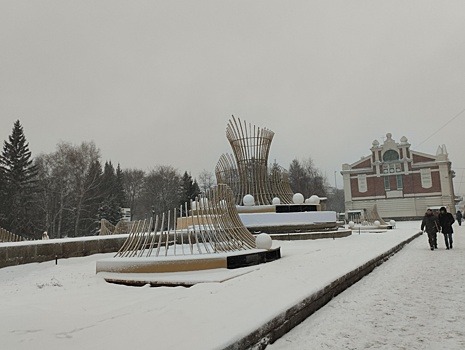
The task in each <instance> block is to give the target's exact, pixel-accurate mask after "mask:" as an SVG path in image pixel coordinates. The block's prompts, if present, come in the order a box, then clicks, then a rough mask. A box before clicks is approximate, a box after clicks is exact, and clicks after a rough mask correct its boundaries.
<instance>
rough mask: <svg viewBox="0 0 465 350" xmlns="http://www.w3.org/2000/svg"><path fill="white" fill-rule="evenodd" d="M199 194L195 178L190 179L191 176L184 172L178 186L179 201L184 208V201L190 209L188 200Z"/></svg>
mask: <svg viewBox="0 0 465 350" xmlns="http://www.w3.org/2000/svg"><path fill="white" fill-rule="evenodd" d="M199 194H200V188H199V185H198V184H197V181H196V180H193V179H192V176H191V175H190V174H188V173H187V171H185V172H184V175H183V176H182V178H181V186H180V203H179V205H182V206H183V208H184V203H185V202H187V203H188V208H189V209H190V201H191V200H194V199H195V197H197V196H198V195H199Z"/></svg>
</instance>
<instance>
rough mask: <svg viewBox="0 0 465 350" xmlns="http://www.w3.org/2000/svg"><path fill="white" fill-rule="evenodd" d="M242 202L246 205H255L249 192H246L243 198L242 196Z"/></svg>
mask: <svg viewBox="0 0 465 350" xmlns="http://www.w3.org/2000/svg"><path fill="white" fill-rule="evenodd" d="M242 203H244V205H245V206H247V207H251V206H252V205H255V198H254V197H253V196H252V195H251V194H246V195H245V196H244V198H242Z"/></svg>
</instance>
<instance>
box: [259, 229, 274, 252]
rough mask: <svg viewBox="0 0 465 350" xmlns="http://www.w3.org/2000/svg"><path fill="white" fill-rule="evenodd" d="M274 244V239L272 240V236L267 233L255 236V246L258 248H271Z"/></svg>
mask: <svg viewBox="0 0 465 350" xmlns="http://www.w3.org/2000/svg"><path fill="white" fill-rule="evenodd" d="M272 244H273V241H272V240H271V237H270V235H269V234H267V233H260V234H259V235H258V236H257V237H256V238H255V246H256V247H257V249H266V250H268V249H271V245H272Z"/></svg>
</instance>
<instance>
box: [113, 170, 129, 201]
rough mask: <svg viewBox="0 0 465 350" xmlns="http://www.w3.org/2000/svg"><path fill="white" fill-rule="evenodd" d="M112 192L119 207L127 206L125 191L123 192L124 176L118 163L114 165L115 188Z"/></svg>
mask: <svg viewBox="0 0 465 350" xmlns="http://www.w3.org/2000/svg"><path fill="white" fill-rule="evenodd" d="M114 194H115V196H116V203H117V204H118V205H119V206H120V207H121V208H126V207H127V205H128V204H127V200H126V193H125V192H124V177H123V171H122V170H121V166H120V165H119V163H118V166H117V167H116V178H115V189H114Z"/></svg>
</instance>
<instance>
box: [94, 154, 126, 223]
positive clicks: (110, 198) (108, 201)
mask: <svg viewBox="0 0 465 350" xmlns="http://www.w3.org/2000/svg"><path fill="white" fill-rule="evenodd" d="M121 176H122V175H121ZM118 181H119V180H118V179H117V176H116V173H115V168H114V167H113V164H112V163H111V162H105V165H104V168H103V175H102V181H101V195H102V201H101V203H100V208H99V214H98V215H99V219H106V220H108V221H109V222H111V223H112V224H113V225H116V224H117V223H118V221H119V220H121V205H122V202H121V200H122V198H123V200H124V192H123V190H122V188H123V187H122V182H121V186H120V187H121V190H120V191H119V190H118V187H119V186H118ZM121 193H123V195H121Z"/></svg>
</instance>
